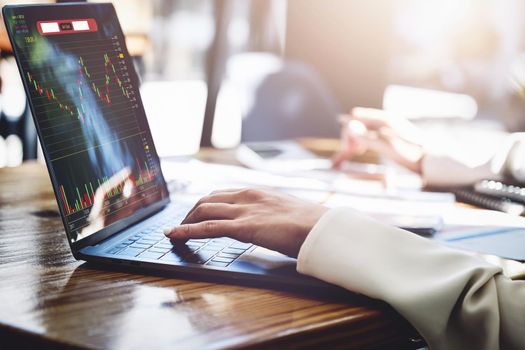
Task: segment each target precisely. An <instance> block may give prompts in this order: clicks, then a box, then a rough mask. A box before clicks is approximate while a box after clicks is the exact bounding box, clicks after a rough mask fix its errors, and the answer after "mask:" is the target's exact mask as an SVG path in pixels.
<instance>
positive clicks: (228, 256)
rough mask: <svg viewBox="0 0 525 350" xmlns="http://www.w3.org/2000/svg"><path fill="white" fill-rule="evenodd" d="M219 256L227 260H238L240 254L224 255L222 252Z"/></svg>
mask: <svg viewBox="0 0 525 350" xmlns="http://www.w3.org/2000/svg"><path fill="white" fill-rule="evenodd" d="M217 256H218V257H220V258H227V259H236V258H238V257H239V255H238V254H229V253H224V252H220V253H219V254H217Z"/></svg>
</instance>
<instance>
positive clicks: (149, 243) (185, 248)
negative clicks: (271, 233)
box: [106, 218, 253, 267]
mask: <svg viewBox="0 0 525 350" xmlns="http://www.w3.org/2000/svg"><path fill="white" fill-rule="evenodd" d="M178 222H180V219H178V220H177V218H175V219H171V220H164V221H162V222H160V223H158V224H155V225H153V226H152V227H149V228H148V229H146V230H144V231H142V232H139V233H137V234H135V235H133V236H131V237H130V238H128V239H127V240H125V241H124V242H121V243H119V244H118V245H116V246H115V247H113V248H111V249H109V250H108V251H107V252H106V253H108V254H113V255H118V256H123V257H137V258H143V259H148V260H161V261H171V262H184V263H192V264H199V265H207V266H219V267H226V266H228V265H230V264H231V263H232V262H234V261H235V260H236V259H237V258H239V257H240V256H241V255H242V254H243V253H244V252H246V251H247V250H248V249H250V248H251V247H252V246H253V245H252V244H250V243H243V242H239V241H236V240H234V239H231V238H228V237H221V238H213V239H190V240H189V241H188V242H186V243H185V244H184V243H181V244H175V245H173V244H172V243H171V241H170V240H169V239H168V238H167V237H166V236H164V228H165V227H173V226H174V225H176V224H177V223H178Z"/></svg>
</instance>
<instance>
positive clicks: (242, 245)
mask: <svg viewBox="0 0 525 350" xmlns="http://www.w3.org/2000/svg"><path fill="white" fill-rule="evenodd" d="M251 246H252V244H251V243H243V242H234V243H233V244H232V245H231V246H230V248H238V249H244V250H246V249H249V248H250V247H251Z"/></svg>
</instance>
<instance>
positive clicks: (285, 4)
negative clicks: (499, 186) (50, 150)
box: [0, 0, 525, 167]
mask: <svg viewBox="0 0 525 350" xmlns="http://www.w3.org/2000/svg"><path fill="white" fill-rule="evenodd" d="M33 2H34V1H33ZM0 3H1V4H2V5H5V4H11V3H22V2H21V1H0ZM24 3H27V1H24ZM113 3H114V4H115V7H116V9H117V13H118V15H119V18H120V21H121V24H122V26H123V30H124V32H125V34H126V41H127V45H128V49H129V51H130V53H131V54H132V56H133V57H134V62H135V65H136V68H137V70H138V72H139V75H140V78H141V84H142V85H141V95H142V98H143V100H144V105H145V108H146V112H147V115H148V119H149V121H150V125H151V128H152V132H153V136H154V138H155V142H156V144H157V148H158V151H159V153H160V155H161V156H178V155H191V154H193V153H195V152H197V151H198V149H199V147H200V146H201V145H203V146H210V145H213V146H215V147H219V148H232V147H235V146H237V145H238V144H239V143H241V142H252V141H269V140H287V139H296V138H303V137H322V138H337V137H338V135H339V125H338V119H337V116H338V115H339V114H341V113H347V112H348V111H349V110H350V109H351V108H352V107H353V106H366V107H377V108H385V109H387V110H391V111H393V112H395V113H399V114H402V115H405V116H408V117H410V118H412V119H414V120H416V121H418V122H420V123H428V122H429V120H430V121H440V123H441V124H440V125H463V126H465V125H466V126H468V125H470V124H472V123H476V124H477V125H481V126H483V127H487V128H491V129H494V130H507V131H513V132H514V131H525V41H524V39H525V38H524V33H525V31H524V29H525V28H524V26H525V2H524V1H522V0H506V1H496V0H439V1H438V0H426V1H417V0H376V1H366V0H331V1H326V0H150V1H144V0H120V1H119V0H115V1H113ZM2 26H3V21H2ZM0 49H1V61H0V78H1V87H0V167H3V166H16V165H19V164H20V163H21V162H22V161H23V160H28V159H35V158H41V155H40V154H39V153H40V151H39V147H38V143H37V139H36V134H35V130H34V127H33V123H32V120H31V115H30V112H29V110H28V107H27V101H26V98H25V94H24V90H23V87H22V84H21V81H20V78H19V75H18V70H17V68H16V63H15V61H14V59H13V57H12V53H11V48H10V45H9V41H8V39H7V36H6V34H5V29H3V30H2V32H1V33H0Z"/></svg>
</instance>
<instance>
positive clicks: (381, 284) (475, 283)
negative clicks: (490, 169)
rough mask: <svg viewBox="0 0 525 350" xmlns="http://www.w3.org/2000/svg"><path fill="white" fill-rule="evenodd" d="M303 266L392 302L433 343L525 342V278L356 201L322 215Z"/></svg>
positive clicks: (503, 345)
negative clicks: (395, 223) (372, 214)
mask: <svg viewBox="0 0 525 350" xmlns="http://www.w3.org/2000/svg"><path fill="white" fill-rule="evenodd" d="M297 269H298V271H299V272H301V273H304V274H307V275H311V276H315V277H317V278H320V279H322V280H325V281H327V282H330V283H333V284H336V285H339V286H341V287H343V288H346V289H348V290H351V291H354V292H357V293H361V294H364V295H367V296H369V297H372V298H376V299H381V300H383V301H385V302H387V303H389V304H390V305H391V306H392V307H393V308H395V309H396V310H397V311H398V312H399V313H400V314H401V315H403V316H404V317H405V318H406V319H407V320H408V321H409V322H410V323H411V324H412V325H413V326H414V327H415V328H416V329H417V330H418V331H419V332H420V334H421V335H422V336H423V337H424V338H425V340H426V341H427V343H428V344H429V346H430V347H431V349H449V350H451V349H452V350H453V349H480V350H481V349H525V282H524V281H512V280H510V279H509V278H507V277H505V276H504V275H503V274H502V273H501V269H500V268H499V267H497V266H495V265H491V264H489V263H487V262H485V261H483V260H481V259H478V258H476V257H474V256H472V255H470V254H466V253H463V252H461V251H458V250H455V249H451V248H448V247H445V246H443V245H440V244H437V243H435V242H432V241H430V240H428V239H425V238H421V237H419V236H416V235H414V234H411V233H409V232H407V231H404V230H400V229H397V228H394V227H391V226H386V225H384V224H381V223H379V222H377V221H375V220H373V219H370V218H368V217H365V216H363V215H361V214H358V213H356V212H355V211H353V210H351V209H345V208H337V209H332V210H330V211H328V212H327V213H326V214H325V215H324V216H323V217H322V218H321V219H320V220H319V222H318V223H317V224H316V225H315V226H314V228H313V229H312V231H311V232H310V234H309V235H308V237H307V239H306V241H305V242H304V244H303V246H302V247H301V250H300V252H299V257H298V266H297Z"/></svg>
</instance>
